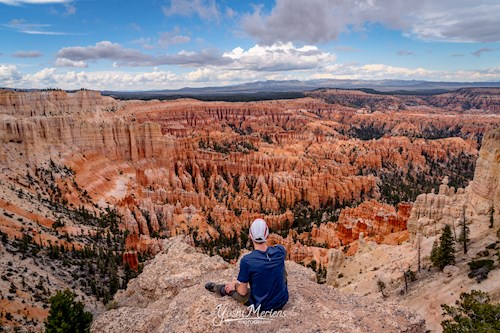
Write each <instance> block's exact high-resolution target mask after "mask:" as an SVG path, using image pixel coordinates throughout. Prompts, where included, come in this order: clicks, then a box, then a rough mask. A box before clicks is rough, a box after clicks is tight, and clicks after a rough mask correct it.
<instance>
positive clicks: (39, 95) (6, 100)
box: [0, 89, 121, 117]
mask: <svg viewBox="0 0 500 333" xmlns="http://www.w3.org/2000/svg"><path fill="white" fill-rule="evenodd" d="M120 104H121V103H119V102H117V101H116V100H114V99H113V98H111V97H104V96H101V94H100V93H99V92H98V91H91V90H80V91H76V92H66V91H62V90H48V91H33V92H14V91H10V90H3V89H2V90H0V115H10V116H13V117H35V116H46V117H50V116H64V115H66V116H67V115H82V114H91V115H94V114H95V113H96V111H104V112H106V111H108V112H109V111H111V112H114V111H116V110H117V109H118V108H119V107H120Z"/></svg>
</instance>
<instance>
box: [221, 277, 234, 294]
mask: <svg viewBox="0 0 500 333" xmlns="http://www.w3.org/2000/svg"><path fill="white" fill-rule="evenodd" d="M236 283H237V281H236V280H234V281H231V282H228V283H226V286H225V287H224V289H225V290H226V293H228V294H229V293H230V292H231V291H234V290H236Z"/></svg>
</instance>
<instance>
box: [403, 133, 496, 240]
mask: <svg viewBox="0 0 500 333" xmlns="http://www.w3.org/2000/svg"><path fill="white" fill-rule="evenodd" d="M499 205H500V129H496V130H493V131H490V132H488V133H487V134H486V135H485V136H484V139H483V145H482V147H481V150H480V152H479V158H478V159H477V162H476V168H475V172H474V179H473V180H472V181H471V182H470V184H469V185H468V186H467V187H466V188H465V189H463V188H459V189H457V190H455V188H453V187H449V186H448V178H445V179H443V183H442V185H441V186H440V187H439V193H437V194H436V193H427V194H425V193H424V194H421V195H419V196H418V197H417V199H416V201H415V203H414V206H413V209H412V211H411V214H410V219H409V221H408V231H409V232H410V234H411V235H412V237H414V236H415V235H416V234H417V233H421V234H422V235H424V236H433V235H436V234H439V233H440V232H441V230H442V229H443V227H444V225H446V224H448V225H451V226H453V227H456V226H458V224H459V223H460V222H461V221H462V219H464V218H465V219H466V221H467V223H471V222H472V220H477V221H480V222H481V223H483V224H489V223H490V219H493V221H494V225H493V226H495V225H498V223H499V222H498V221H499V218H500V213H499V208H500V207H499ZM495 221H496V222H495Z"/></svg>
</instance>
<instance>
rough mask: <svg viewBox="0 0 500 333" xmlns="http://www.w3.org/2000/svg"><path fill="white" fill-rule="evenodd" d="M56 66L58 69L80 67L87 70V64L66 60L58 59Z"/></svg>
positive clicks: (81, 61)
mask: <svg viewBox="0 0 500 333" xmlns="http://www.w3.org/2000/svg"><path fill="white" fill-rule="evenodd" d="M55 65H56V66H57V67H79V68H87V67H88V65H87V62H85V61H83V60H80V61H73V60H69V59H66V58H57V59H56V62H55Z"/></svg>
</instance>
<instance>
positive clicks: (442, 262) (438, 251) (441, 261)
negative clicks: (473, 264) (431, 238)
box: [431, 225, 455, 270]
mask: <svg viewBox="0 0 500 333" xmlns="http://www.w3.org/2000/svg"><path fill="white" fill-rule="evenodd" d="M434 244H435V245H436V243H434ZM454 245H455V241H454V240H453V236H452V234H451V228H450V226H449V225H445V226H444V228H443V232H442V234H441V237H440V238H439V246H436V247H434V246H433V249H432V252H431V261H432V264H433V265H434V266H436V267H438V268H439V269H440V270H443V268H444V267H445V266H447V265H451V264H454V263H455V248H454Z"/></svg>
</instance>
